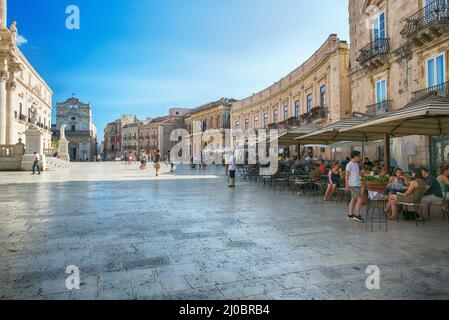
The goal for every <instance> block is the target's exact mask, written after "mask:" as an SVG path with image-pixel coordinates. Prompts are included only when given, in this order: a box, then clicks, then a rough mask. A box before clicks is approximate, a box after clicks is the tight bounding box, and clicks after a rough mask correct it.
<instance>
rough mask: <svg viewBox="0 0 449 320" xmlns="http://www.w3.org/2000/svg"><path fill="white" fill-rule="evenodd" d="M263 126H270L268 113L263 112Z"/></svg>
mask: <svg viewBox="0 0 449 320" xmlns="http://www.w3.org/2000/svg"><path fill="white" fill-rule="evenodd" d="M263 126H264V128H266V127H267V126H268V113H264V114H263Z"/></svg>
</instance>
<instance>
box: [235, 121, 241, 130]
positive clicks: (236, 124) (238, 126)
mask: <svg viewBox="0 0 449 320" xmlns="http://www.w3.org/2000/svg"><path fill="white" fill-rule="evenodd" d="M235 129H236V130H240V121H236V122H235Z"/></svg>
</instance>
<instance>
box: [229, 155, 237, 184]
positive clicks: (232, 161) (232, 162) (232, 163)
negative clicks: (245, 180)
mask: <svg viewBox="0 0 449 320" xmlns="http://www.w3.org/2000/svg"><path fill="white" fill-rule="evenodd" d="M236 173H237V158H236V157H235V153H233V154H232V155H231V157H230V158H229V177H230V178H231V184H230V185H229V188H235V175H236Z"/></svg>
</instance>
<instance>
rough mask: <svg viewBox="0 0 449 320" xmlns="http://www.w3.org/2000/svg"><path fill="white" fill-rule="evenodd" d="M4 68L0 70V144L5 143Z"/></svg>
mask: <svg viewBox="0 0 449 320" xmlns="http://www.w3.org/2000/svg"><path fill="white" fill-rule="evenodd" d="M6 79H7V72H6V70H2V71H0V145H2V144H6Z"/></svg>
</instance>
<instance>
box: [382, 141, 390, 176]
mask: <svg viewBox="0 0 449 320" xmlns="http://www.w3.org/2000/svg"><path fill="white" fill-rule="evenodd" d="M384 140H385V141H384V142H385V145H384V163H385V170H386V171H387V174H388V175H389V174H390V172H391V165H390V163H391V162H390V135H389V134H386V135H385V139H384Z"/></svg>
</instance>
